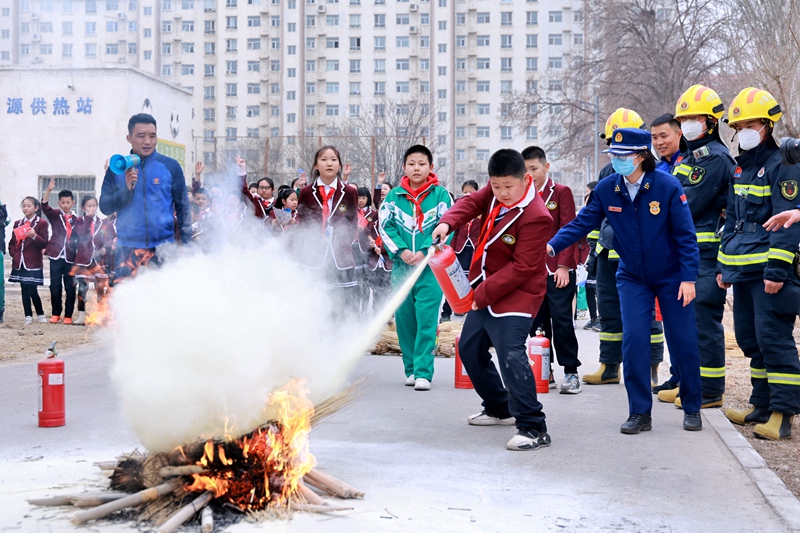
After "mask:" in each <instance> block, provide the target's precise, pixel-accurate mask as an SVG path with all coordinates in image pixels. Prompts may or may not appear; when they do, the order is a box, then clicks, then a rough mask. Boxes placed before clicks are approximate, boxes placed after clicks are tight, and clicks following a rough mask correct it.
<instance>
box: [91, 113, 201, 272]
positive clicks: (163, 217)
mask: <svg viewBox="0 0 800 533" xmlns="http://www.w3.org/2000/svg"><path fill="white" fill-rule="evenodd" d="M126 139H127V141H128V142H129V143H130V144H131V154H134V155H137V156H139V158H140V159H141V162H140V163H139V164H138V165H136V166H134V167H132V168H130V169H128V170H127V171H125V173H124V174H115V173H114V172H113V170H112V169H111V168H109V169H108V170H107V171H106V175H105V177H104V178H103V188H102V190H101V192H100V209H101V210H102V211H103V213H105V214H107V215H110V214H111V213H117V224H116V226H117V255H116V279H120V278H125V277H129V276H131V275H132V274H133V273H134V272H135V270H136V268H138V267H139V266H143V265H146V264H154V265H158V264H159V263H160V258H159V257H158V253H157V249H158V247H159V246H161V245H162V244H166V243H170V242H174V241H175V234H176V233H177V234H178V236H179V238H180V241H181V242H182V243H189V242H191V239H192V229H191V228H192V223H191V215H190V207H189V200H188V196H187V193H186V180H185V178H184V176H183V169H182V168H181V166H180V164H179V163H178V162H177V161H175V160H174V159H172V158H170V157H167V156H164V155H161V154H159V153H158V152H156V144H157V143H158V136H157V134H156V120H155V119H154V118H153V117H152V115H148V114H146V113H140V114H138V115H134V116H132V117H131V118H130V120H129V121H128V136H127V137H126ZM176 229H177V232H176Z"/></svg>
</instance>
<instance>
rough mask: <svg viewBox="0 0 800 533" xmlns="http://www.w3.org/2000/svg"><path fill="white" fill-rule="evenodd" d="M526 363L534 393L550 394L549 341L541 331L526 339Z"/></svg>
mask: <svg viewBox="0 0 800 533" xmlns="http://www.w3.org/2000/svg"><path fill="white" fill-rule="evenodd" d="M528 363H529V364H530V365H531V371H532V372H533V379H534V381H535V382H536V392H537V393H539V394H547V393H548V392H550V340H549V339H548V338H547V337H545V336H544V333H543V332H542V330H541V329H540V330H537V331H536V336H535V337H529V338H528Z"/></svg>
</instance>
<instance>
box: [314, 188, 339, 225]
mask: <svg viewBox="0 0 800 533" xmlns="http://www.w3.org/2000/svg"><path fill="white" fill-rule="evenodd" d="M318 190H319V195H320V197H322V232H323V233H325V227H326V226H327V225H328V219H329V218H330V216H331V206H330V205H328V201H329V200H330V199H331V198H333V195H334V194H335V193H336V187H331V188H330V191H328V194H325V187H324V186H320V187H319V188H318Z"/></svg>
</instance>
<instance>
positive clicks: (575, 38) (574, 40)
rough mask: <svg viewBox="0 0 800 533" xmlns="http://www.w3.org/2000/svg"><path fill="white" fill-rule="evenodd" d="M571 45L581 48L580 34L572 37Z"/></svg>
mask: <svg viewBox="0 0 800 533" xmlns="http://www.w3.org/2000/svg"><path fill="white" fill-rule="evenodd" d="M572 44H574V45H575V46H582V45H583V34H582V33H576V34H575V35H573V38H572Z"/></svg>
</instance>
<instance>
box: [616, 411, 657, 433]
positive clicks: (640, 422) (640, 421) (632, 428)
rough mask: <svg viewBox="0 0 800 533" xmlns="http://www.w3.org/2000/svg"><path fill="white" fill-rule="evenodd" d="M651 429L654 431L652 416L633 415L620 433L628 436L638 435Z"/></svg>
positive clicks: (621, 428) (621, 427) (623, 425)
mask: <svg viewBox="0 0 800 533" xmlns="http://www.w3.org/2000/svg"><path fill="white" fill-rule="evenodd" d="M651 429H653V419H652V418H650V415H631V416H629V417H628V420H626V421H625V423H624V424H622V426H620V428H619V430H620V432H621V433H624V434H626V435H637V434H639V433H641V432H642V431H650V430H651Z"/></svg>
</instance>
